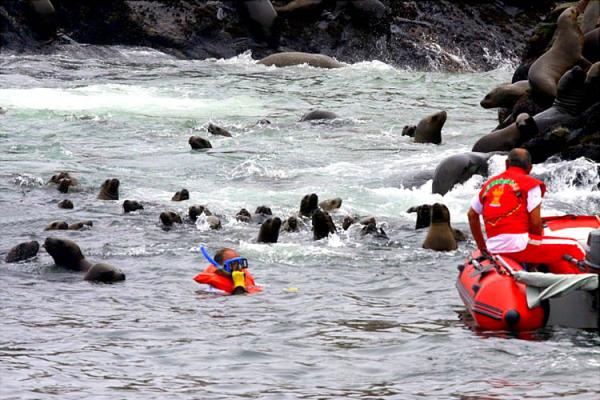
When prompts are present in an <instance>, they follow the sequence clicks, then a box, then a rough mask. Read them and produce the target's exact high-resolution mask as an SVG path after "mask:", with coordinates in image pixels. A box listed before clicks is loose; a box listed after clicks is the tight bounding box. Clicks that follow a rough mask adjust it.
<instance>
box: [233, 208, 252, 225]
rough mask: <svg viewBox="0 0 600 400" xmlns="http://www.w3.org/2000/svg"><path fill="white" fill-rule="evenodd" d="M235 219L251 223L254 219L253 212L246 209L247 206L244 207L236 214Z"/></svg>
mask: <svg viewBox="0 0 600 400" xmlns="http://www.w3.org/2000/svg"><path fill="white" fill-rule="evenodd" d="M235 219H236V220H238V221H240V222H245V223H249V222H250V221H251V220H252V214H250V211H248V210H246V209H245V208H242V209H241V210H240V211H238V213H237V214H236V215H235Z"/></svg>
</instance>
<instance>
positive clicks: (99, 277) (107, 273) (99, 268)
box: [83, 263, 125, 283]
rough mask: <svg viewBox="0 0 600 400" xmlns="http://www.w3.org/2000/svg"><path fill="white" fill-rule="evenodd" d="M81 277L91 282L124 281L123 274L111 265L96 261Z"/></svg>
mask: <svg viewBox="0 0 600 400" xmlns="http://www.w3.org/2000/svg"><path fill="white" fill-rule="evenodd" d="M83 279H84V280H86V281H91V282H102V283H113V282H121V281H124V280H125V274H124V273H123V272H121V270H119V269H117V268H115V267H113V266H112V265H109V264H105V263H98V264H94V265H93V266H92V267H91V268H90V269H89V270H88V271H87V272H86V273H85V275H84V276H83Z"/></svg>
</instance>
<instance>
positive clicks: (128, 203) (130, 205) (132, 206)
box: [123, 200, 144, 213]
mask: <svg viewBox="0 0 600 400" xmlns="http://www.w3.org/2000/svg"><path fill="white" fill-rule="evenodd" d="M143 209H144V206H143V205H141V204H140V203H139V202H137V201H135V200H125V201H124V202H123V212H124V213H130V212H132V211H137V210H143Z"/></svg>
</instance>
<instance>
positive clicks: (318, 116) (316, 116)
mask: <svg viewBox="0 0 600 400" xmlns="http://www.w3.org/2000/svg"><path fill="white" fill-rule="evenodd" d="M336 118H339V117H338V115H337V114H336V113H334V112H332V111H327V110H313V111H309V112H307V113H306V114H304V115H303V116H302V118H300V122H305V121H317V120H323V119H336Z"/></svg>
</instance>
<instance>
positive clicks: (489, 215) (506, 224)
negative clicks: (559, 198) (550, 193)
mask: <svg viewBox="0 0 600 400" xmlns="http://www.w3.org/2000/svg"><path fill="white" fill-rule="evenodd" d="M536 186H540V189H541V190H542V197H543V196H544V193H546V186H545V185H544V182H542V181H540V180H538V179H535V178H534V177H532V176H530V175H528V174H527V172H526V171H525V170H523V169H522V168H519V167H509V168H507V170H506V171H504V172H503V173H501V174H500V175H496V176H494V177H492V178H490V179H489V180H488V181H487V182H486V183H484V184H483V188H482V189H481V192H479V201H480V202H481V204H482V205H483V212H482V216H483V222H484V223H485V232H486V234H487V236H488V238H491V237H494V236H497V235H501V234H505V233H512V234H515V233H528V232H529V211H527V195H528V192H529V190H531V189H533V188H534V187H536Z"/></svg>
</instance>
